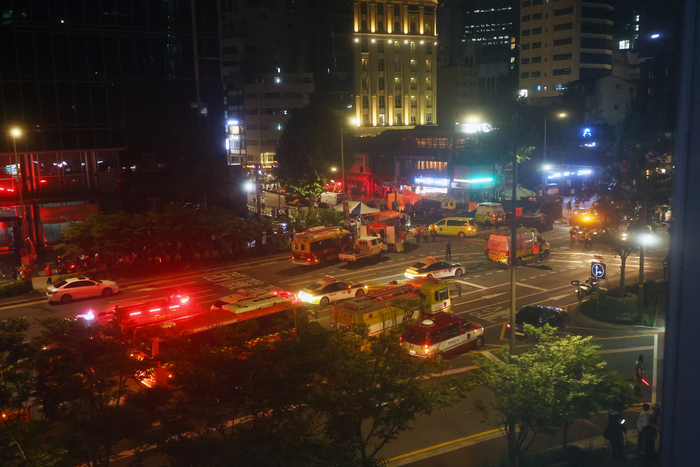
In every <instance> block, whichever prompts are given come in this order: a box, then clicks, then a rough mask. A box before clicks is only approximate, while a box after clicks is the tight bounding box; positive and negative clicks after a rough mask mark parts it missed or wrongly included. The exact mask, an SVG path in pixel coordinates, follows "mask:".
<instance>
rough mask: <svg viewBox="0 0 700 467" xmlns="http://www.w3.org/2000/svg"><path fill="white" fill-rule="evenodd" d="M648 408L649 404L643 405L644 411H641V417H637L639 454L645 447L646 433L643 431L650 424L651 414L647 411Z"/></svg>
mask: <svg viewBox="0 0 700 467" xmlns="http://www.w3.org/2000/svg"><path fill="white" fill-rule="evenodd" d="M648 410H649V404H644V405H642V411H641V412H639V417H638V418H637V454H641V453H642V449H643V448H644V435H643V434H642V432H643V431H644V428H646V426H647V425H648V424H649V418H648V416H649V415H648V413H647V411H648Z"/></svg>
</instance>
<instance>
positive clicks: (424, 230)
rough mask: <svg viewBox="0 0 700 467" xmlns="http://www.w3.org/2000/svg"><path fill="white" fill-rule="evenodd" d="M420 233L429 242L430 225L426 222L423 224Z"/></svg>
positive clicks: (425, 241)
mask: <svg viewBox="0 0 700 467" xmlns="http://www.w3.org/2000/svg"><path fill="white" fill-rule="evenodd" d="M420 234H421V235H422V236H423V242H424V243H428V234H429V231H428V226H427V225H426V224H423V227H421V229H420Z"/></svg>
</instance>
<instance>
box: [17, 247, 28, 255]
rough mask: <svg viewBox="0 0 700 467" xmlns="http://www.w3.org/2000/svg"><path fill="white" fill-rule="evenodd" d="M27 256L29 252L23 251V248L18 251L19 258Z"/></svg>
mask: <svg viewBox="0 0 700 467" xmlns="http://www.w3.org/2000/svg"><path fill="white" fill-rule="evenodd" d="M28 254H29V252H28V251H27V250H25V249H24V248H22V249H21V250H19V255H20V256H27V255H28Z"/></svg>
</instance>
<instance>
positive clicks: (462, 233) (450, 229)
mask: <svg viewBox="0 0 700 467" xmlns="http://www.w3.org/2000/svg"><path fill="white" fill-rule="evenodd" d="M430 228H431V230H432V229H433V228H434V229H435V231H436V232H437V234H438V235H451V236H458V237H461V238H464V237H473V236H474V235H476V234H477V225H476V221H475V220H474V219H469V218H466V217H446V218H445V219H441V220H439V221H437V222H436V223H435V224H433V225H431V226H430Z"/></svg>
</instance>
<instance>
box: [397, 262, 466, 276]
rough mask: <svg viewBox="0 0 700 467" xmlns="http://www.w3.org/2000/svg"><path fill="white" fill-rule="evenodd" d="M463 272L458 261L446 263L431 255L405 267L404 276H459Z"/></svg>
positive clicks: (462, 267)
mask: <svg viewBox="0 0 700 467" xmlns="http://www.w3.org/2000/svg"><path fill="white" fill-rule="evenodd" d="M462 274H464V266H462V265H461V264H459V263H447V262H445V261H438V260H436V259H435V258H433V257H428V258H427V259H426V260H425V261H421V262H418V263H415V264H414V265H413V266H411V267H410V268H408V269H406V272H405V273H404V276H406V278H407V279H415V278H417V277H434V278H436V279H437V278H439V277H459V276H461V275H462Z"/></svg>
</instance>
